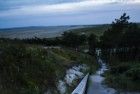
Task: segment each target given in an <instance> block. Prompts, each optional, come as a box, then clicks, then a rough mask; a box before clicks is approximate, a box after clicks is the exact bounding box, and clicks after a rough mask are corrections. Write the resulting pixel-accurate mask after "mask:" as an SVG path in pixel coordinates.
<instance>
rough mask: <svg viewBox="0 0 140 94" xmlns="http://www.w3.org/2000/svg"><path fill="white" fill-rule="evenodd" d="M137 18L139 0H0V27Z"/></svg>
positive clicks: (77, 23)
mask: <svg viewBox="0 0 140 94" xmlns="http://www.w3.org/2000/svg"><path fill="white" fill-rule="evenodd" d="M124 12H125V13H127V14H128V15H129V16H130V17H131V19H130V21H132V22H140V0H0V28H11V27H25V26H59V25H90V24H106V23H107V24H109V23H111V22H112V21H113V20H114V19H115V18H119V17H120V16H121V15H122V14H123V13H124Z"/></svg>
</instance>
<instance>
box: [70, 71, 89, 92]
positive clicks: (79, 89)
mask: <svg viewBox="0 0 140 94" xmlns="http://www.w3.org/2000/svg"><path fill="white" fill-rule="evenodd" d="M88 76H89V73H88V74H87V75H86V76H85V77H84V78H83V79H82V81H81V82H80V83H79V85H78V86H77V87H76V89H75V90H74V91H73V92H72V93H71V94H85V91H86V85H87V82H88Z"/></svg>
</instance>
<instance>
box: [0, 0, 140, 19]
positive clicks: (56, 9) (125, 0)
mask: <svg viewBox="0 0 140 94" xmlns="http://www.w3.org/2000/svg"><path fill="white" fill-rule="evenodd" d="M113 3H116V4H118V3H121V4H132V3H140V1H139V0H88V1H81V2H71V3H61V4H53V5H48V4H46V5H45V4H44V5H30V6H21V7H19V8H17V9H10V10H6V11H1V14H0V17H5V16H20V15H43V14H56V13H59V14H61V13H62V14H63V13H64V14H65V13H73V12H80V11H85V10H89V9H91V8H92V9H93V10H96V9H97V8H96V7H97V6H98V7H99V6H101V7H102V6H103V5H106V4H113Z"/></svg>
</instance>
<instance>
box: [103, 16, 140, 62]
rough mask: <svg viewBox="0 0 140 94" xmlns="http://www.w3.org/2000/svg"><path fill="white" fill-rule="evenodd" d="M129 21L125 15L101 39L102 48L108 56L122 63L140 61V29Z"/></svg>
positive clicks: (116, 20) (113, 23)
mask: <svg viewBox="0 0 140 94" xmlns="http://www.w3.org/2000/svg"><path fill="white" fill-rule="evenodd" d="M129 19H130V17H129V16H127V15H126V13H124V14H123V15H122V16H121V17H120V18H119V19H115V21H114V22H112V24H111V28H109V29H108V30H107V31H105V32H104V34H103V36H102V37H101V47H102V49H103V50H104V51H105V52H106V55H107V56H109V57H110V56H112V55H115V56H117V57H118V58H119V59H120V60H122V61H126V60H138V59H140V28H139V27H138V25H137V24H135V23H131V22H129V21H128V20H129Z"/></svg>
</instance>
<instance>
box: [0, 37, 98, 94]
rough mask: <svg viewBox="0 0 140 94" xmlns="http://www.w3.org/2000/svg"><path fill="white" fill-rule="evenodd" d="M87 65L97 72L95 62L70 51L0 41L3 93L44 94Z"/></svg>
mask: <svg viewBox="0 0 140 94" xmlns="http://www.w3.org/2000/svg"><path fill="white" fill-rule="evenodd" d="M78 64H87V65H88V66H91V65H93V66H91V67H92V71H95V70H96V68H97V64H95V59H94V58H93V57H92V56H90V55H88V54H84V53H81V52H76V51H75V50H70V49H66V48H47V49H46V48H43V47H42V46H40V45H36V44H34V45H33V44H29V43H28V44H25V43H24V42H23V41H22V40H18V39H16V40H10V39H1V40H0V93H1V94H43V93H44V92H46V91H47V90H51V91H52V92H53V94H58V90H57V88H56V85H57V82H58V80H59V79H62V78H63V77H64V76H65V74H66V70H67V69H68V68H70V67H72V66H74V65H78Z"/></svg>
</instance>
